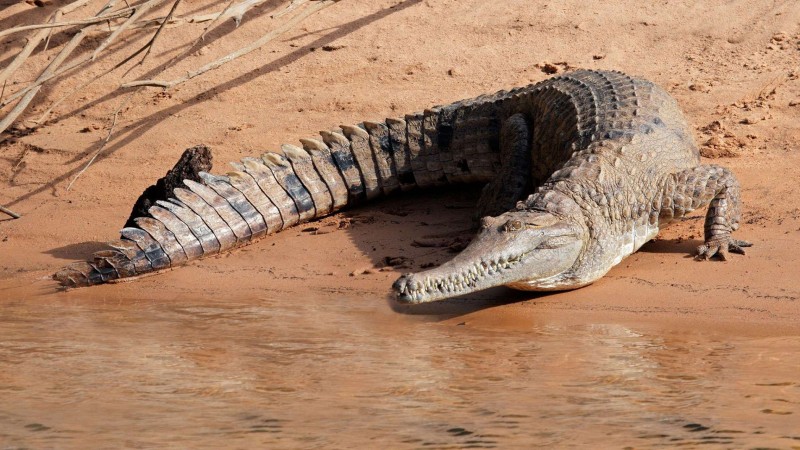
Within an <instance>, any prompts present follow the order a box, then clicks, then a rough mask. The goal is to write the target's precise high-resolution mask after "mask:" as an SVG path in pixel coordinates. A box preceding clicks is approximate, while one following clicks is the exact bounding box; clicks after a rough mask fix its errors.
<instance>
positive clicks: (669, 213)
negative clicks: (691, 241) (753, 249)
mask: <svg viewBox="0 0 800 450" xmlns="http://www.w3.org/2000/svg"><path fill="white" fill-rule="evenodd" d="M705 205H709V206H708V212H707V213H706V221H705V243H704V244H703V245H701V246H699V247H698V248H697V258H698V259H708V258H711V257H712V256H714V255H718V256H719V257H720V259H722V260H725V259H727V256H728V252H733V253H739V254H744V248H743V247H750V246H751V245H752V244H751V243H749V242H747V241H741V240H737V239H734V238H733V237H732V235H731V234H732V233H733V232H734V231H736V230H737V229H738V228H739V218H740V212H739V208H740V200H739V182H738V181H736V177H734V176H733V174H732V173H731V172H730V171H729V170H728V169H725V168H724V167H720V166H716V165H701V166H697V167H693V168H691V169H686V170H684V171H682V172H678V173H674V174H672V175H671V176H670V177H669V178H668V179H667V183H666V186H665V189H664V194H663V196H662V198H661V210H660V215H659V221H660V222H662V223H664V222H669V221H671V220H673V219H677V218H680V217H683V216H685V215H686V214H688V213H689V212H691V211H693V210H695V209H697V208H701V207H703V206H705Z"/></svg>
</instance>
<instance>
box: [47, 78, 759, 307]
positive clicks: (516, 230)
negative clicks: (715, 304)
mask: <svg viewBox="0 0 800 450" xmlns="http://www.w3.org/2000/svg"><path fill="white" fill-rule="evenodd" d="M300 143H301V145H302V148H301V147H299V146H294V145H284V146H283V147H282V154H279V153H273V152H268V153H265V154H263V155H262V156H261V157H260V158H244V159H243V160H242V161H241V162H238V163H232V165H233V168H234V169H235V170H234V171H233V172H230V173H228V174H227V175H226V176H218V175H211V174H208V173H205V172H202V173H200V178H201V182H197V181H192V180H186V181H185V188H183V187H179V188H175V189H174V190H173V196H172V198H169V199H167V200H161V201H158V202H156V204H155V205H154V206H152V207H150V209H149V217H139V218H137V219H135V223H136V224H137V225H138V226H136V227H126V228H123V230H122V232H121V234H122V238H121V239H120V240H118V241H115V242H112V243H110V244H109V245H110V246H111V247H112V249H110V250H105V251H100V252H97V253H96V254H95V255H94V256H93V258H92V260H91V261H88V262H81V263H74V264H72V265H70V266H68V267H66V268H64V269H63V270H61V271H60V272H58V273H56V274H55V275H54V278H55V279H56V280H58V281H59V282H61V284H63V285H65V286H87V285H92V284H99V283H103V282H107V281H111V280H115V279H118V278H123V277H130V276H135V275H139V274H143V273H147V272H151V271H156V270H160V269H164V268H168V267H174V266H177V265H180V264H184V263H186V262H187V261H189V260H193V259H197V258H200V257H202V256H204V255H208V254H215V253H218V252H223V251H226V250H228V249H230V248H233V247H236V246H239V245H243V244H245V243H248V242H250V241H251V240H254V239H256V238H259V237H261V236H264V235H267V234H271V233H275V232H277V231H280V230H282V229H285V228H288V227H291V226H293V225H296V224H298V223H302V222H306V221H309V220H312V219H315V218H319V217H322V216H325V215H328V214H331V213H332V212H335V211H337V210H340V209H342V208H344V207H349V206H352V205H356V204H359V203H362V202H364V201H366V200H371V199H374V198H376V197H379V196H382V195H389V194H392V193H395V192H399V191H405V190H410V189H414V188H425V187H431V186H441V185H446V184H458V183H483V184H485V186H484V188H483V190H482V193H481V196H480V199H479V201H478V205H477V214H476V217H479V218H481V219H480V230H479V232H478V234H477V235H476V237H475V239H474V240H473V241H472V242H471V243H470V244H469V245H468V246H467V248H466V249H464V251H463V252H461V253H460V254H459V255H457V256H456V257H455V258H454V259H452V260H451V261H449V262H447V263H445V264H443V265H441V266H440V267H437V268H434V269H431V270H427V271H423V272H419V273H412V274H406V275H403V276H401V277H400V278H399V279H398V280H397V281H396V282H395V283H394V289H395V291H396V293H397V298H398V300H400V301H402V302H410V303H420V302H427V301H432V300H437V299H443V298H449V297H455V296H459V295H463V294H467V293H469V292H473V291H476V290H480V289H486V288H489V287H493V286H500V285H506V286H509V287H511V288H514V289H521V290H533V291H542V290H566V289H574V288H578V287H581V286H585V285H587V284H590V283H592V282H594V281H596V280H597V279H599V278H600V277H602V276H603V275H604V274H606V273H607V272H608V271H609V270H610V269H611V268H612V267H613V266H614V265H616V264H618V263H619V262H620V261H621V260H622V259H623V258H625V257H626V256H628V255H630V254H631V253H633V252H635V251H636V250H638V249H639V247H641V246H642V245H643V244H644V243H645V242H647V241H649V240H651V239H653V238H654V237H655V236H656V234H657V233H658V231H659V229H660V227H663V226H664V225H666V224H668V223H669V222H671V221H673V220H675V219H678V218H680V217H682V216H685V215H686V214H687V213H689V212H690V211H692V210H695V209H697V208H700V207H704V206H705V205H709V207H708V212H707V214H706V220H705V243H704V244H703V245H701V246H700V247H699V248H698V252H697V254H698V257H699V258H702V259H707V258H710V257H712V256H714V255H718V256H719V257H720V258H722V259H725V258H726V257H727V254H728V252H736V253H744V251H743V247H747V246H749V245H750V243H748V242H745V241H740V240H736V239H734V238H733V237H732V236H731V233H732V232H733V231H734V230H736V229H737V228H738V226H739V216H740V214H739V208H740V205H739V186H738V183H737V181H736V179H735V177H734V176H733V174H732V173H731V172H730V171H729V170H727V169H725V168H723V167H719V166H715V165H701V164H700V156H699V152H698V150H697V146H696V145H695V143H694V140H693V138H692V136H691V132H690V130H689V128H688V126H687V124H686V121H685V120H684V118H683V115H682V114H681V112H680V110H679V108H678V105H677V103H676V102H675V100H674V99H673V98H672V97H670V96H669V94H667V93H666V92H665V91H664V90H662V89H661V88H659V87H658V86H656V85H654V84H653V83H651V82H649V81H646V80H643V79H640V78H634V77H630V76H628V75H625V74H623V73H620V72H610V71H590V70H579V71H575V72H571V73H567V74H564V75H562V76H558V77H554V78H550V79H547V80H545V81H542V82H540V83H536V84H532V85H529V86H526V87H520V88H514V89H511V90H507V91H506V90H504V91H500V92H496V93H494V94H490V95H482V96H480V97H476V98H473V99H468V100H462V101H458V102H455V103H451V104H448V105H443V106H436V107H432V108H429V109H426V110H425V111H423V112H420V113H415V114H409V115H406V116H405V117H403V118H399V119H386V120H384V121H379V122H363V123H360V124H358V125H355V126H340V127H339V129H336V130H334V131H323V132H320V139H301V140H300Z"/></svg>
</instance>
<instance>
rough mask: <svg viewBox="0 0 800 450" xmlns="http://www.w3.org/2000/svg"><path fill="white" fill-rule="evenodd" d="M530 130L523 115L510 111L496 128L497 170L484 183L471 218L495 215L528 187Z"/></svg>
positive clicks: (512, 205) (520, 196) (519, 196)
mask: <svg viewBox="0 0 800 450" xmlns="http://www.w3.org/2000/svg"><path fill="white" fill-rule="evenodd" d="M530 149H531V132H530V126H529V125H528V122H527V120H525V116H523V115H522V114H514V115H513V116H511V117H509V118H508V119H506V121H505V122H503V126H502V128H501V130H500V164H501V165H500V170H499V171H498V172H497V175H496V176H495V178H494V179H493V180H492V181H491V182H489V184H487V185H486V186H484V188H483V191H481V197H480V199H479V200H478V206H477V208H476V213H475V217H476V218H477V219H480V218H482V217H486V216H498V215H500V214H502V213H504V212H506V211H510V210H512V209H514V206H515V205H516V204H517V201H519V200H520V199H522V198H523V197H525V195H526V194H527V193H528V191H529V189H530V186H529V184H530V172H531V155H530V151H531V150H530Z"/></svg>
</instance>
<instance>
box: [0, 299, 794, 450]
mask: <svg viewBox="0 0 800 450" xmlns="http://www.w3.org/2000/svg"><path fill="white" fill-rule="evenodd" d="M509 309H510V310H514V312H513V314H520V310H521V309H523V308H520V307H518V306H513V305H511V306H509V305H506V306H501V307H497V308H494V311H495V312H494V313H493V314H503V310H509ZM497 311H500V312H497ZM732 334H733V333H723V332H715V331H714V330H713V329H708V330H693V331H689V332H687V331H686V330H685V329H684V330H674V329H669V328H668V327H659V326H653V325H647V326H638V325H631V324H621V323H574V322H573V323H569V324H567V323H560V322H559V321H558V319H557V318H553V317H550V318H548V319H539V318H536V317H527V318H523V319H520V320H518V321H517V322H516V326H514V327H503V326H496V325H488V322H487V323H484V322H482V321H481V320H480V313H479V314H478V315H477V316H476V315H475V314H472V315H467V316H462V317H451V318H447V319H442V318H441V317H437V316H430V315H428V316H424V315H423V316H420V315H409V314H402V313H399V312H396V311H392V309H391V308H390V307H389V305H387V303H386V301H385V300H383V299H374V298H372V299H370V298H331V297H330V296H322V295H320V296H319V297H317V298H273V297H268V296H265V297H263V298H252V299H249V300H242V299H237V300H230V299H216V300H213V301H212V300H201V299H173V300H170V301H141V300H139V301H134V300H114V301H111V300H106V301H100V300H96V299H94V300H92V301H82V300H81V299H80V298H79V296H77V297H76V296H72V297H70V300H63V299H61V300H53V298H52V297H50V298H47V297H45V298H32V299H11V298H9V299H5V300H4V301H3V302H2V314H0V398H2V403H0V444H1V445H0V447H2V448H16V447H29V448H87V447H93V448H97V447H107V448H118V447H122V446H125V447H134V448H150V447H173V448H201V447H206V448H220V447H225V448H254V447H260V448H350V447H360V448H426V449H434V448H495V447H497V448H509V447H512V448H513V447H522V448H526V447H531V446H535V445H540V446H568V445H575V444H592V445H593V446H595V447H598V446H599V447H622V446H632V447H636V448H642V447H661V446H673V445H677V444H680V445H684V446H687V445H688V446H689V447H692V446H696V445H700V444H710V445H711V447H735V448H746V447H756V446H760V447H768V446H772V447H782V448H791V447H792V446H795V447H796V446H800V356H798V355H800V338H798V337H774V336H773V337H752V336H750V337H747V336H743V335H732ZM705 447H708V446H705Z"/></svg>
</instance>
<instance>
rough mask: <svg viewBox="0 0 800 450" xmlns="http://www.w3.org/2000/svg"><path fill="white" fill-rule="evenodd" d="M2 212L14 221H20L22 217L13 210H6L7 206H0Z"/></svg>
mask: <svg viewBox="0 0 800 450" xmlns="http://www.w3.org/2000/svg"><path fill="white" fill-rule="evenodd" d="M0 212H3V213H6V214H8V215H9V216H11V218H13V219H19V218H20V217H22V216H21V215H19V214H17V213H15V212H14V211H12V210H10V209H8V208H6V207H5V206H2V205H0Z"/></svg>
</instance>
